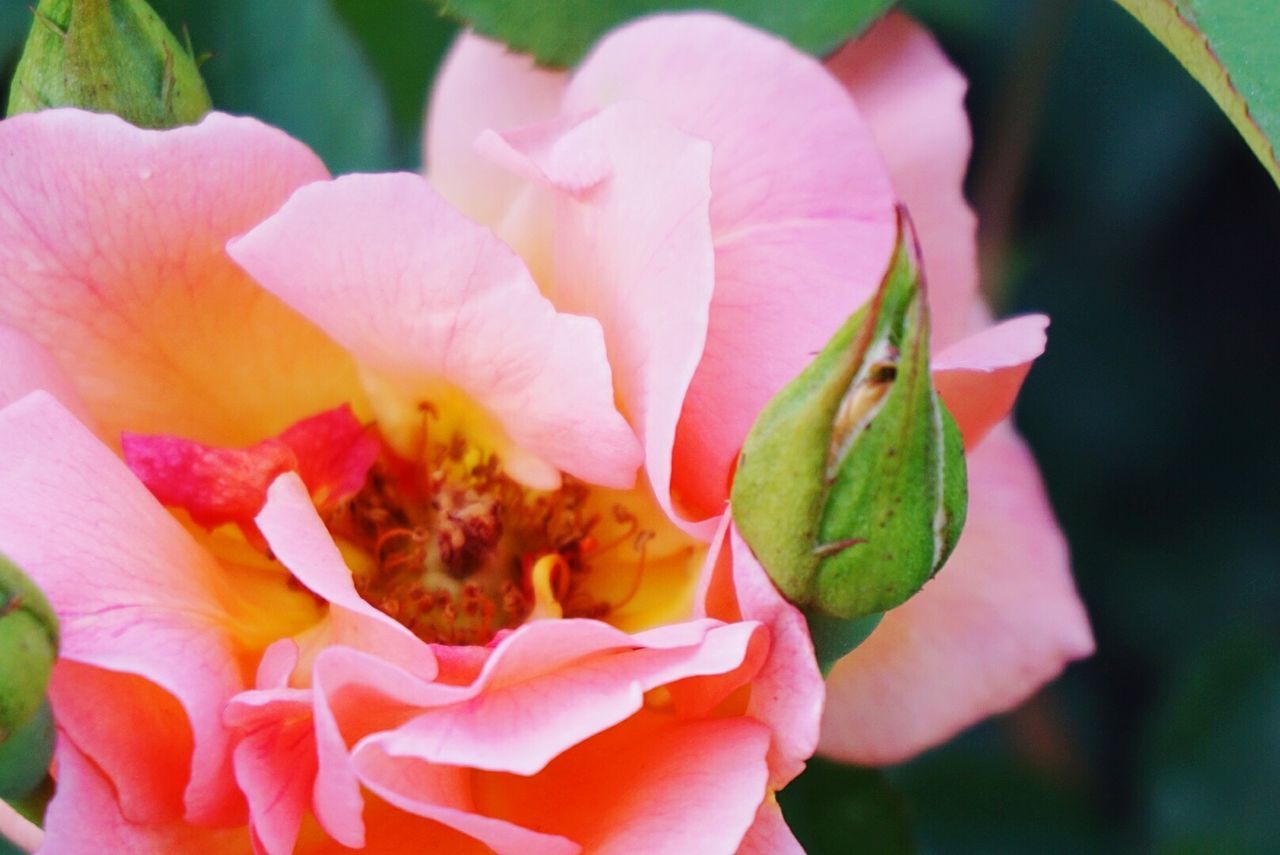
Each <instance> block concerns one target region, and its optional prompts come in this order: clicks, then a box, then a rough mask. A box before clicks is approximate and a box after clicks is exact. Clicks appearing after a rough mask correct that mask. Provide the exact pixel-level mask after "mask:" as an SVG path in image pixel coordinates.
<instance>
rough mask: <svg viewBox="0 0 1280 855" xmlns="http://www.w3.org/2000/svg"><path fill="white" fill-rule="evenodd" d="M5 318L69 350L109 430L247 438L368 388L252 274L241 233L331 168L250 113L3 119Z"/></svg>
mask: <svg viewBox="0 0 1280 855" xmlns="http://www.w3.org/2000/svg"><path fill="white" fill-rule="evenodd" d="M0 151H3V152H4V157H3V158H0V187H2V188H4V189H3V192H2V193H0V322H4V323H7V324H11V325H13V326H16V327H19V328H21V329H23V330H25V331H26V332H27V333H29V334H30V335H31V336H32V337H33V338H35V339H36V340H37V341H39V342H40V344H42V345H43V346H44V347H46V348H48V350H49V352H50V353H52V354H53V356H54V357H55V358H56V359H57V361H58V363H59V364H60V365H61V366H62V368H63V370H64V371H66V373H67V375H68V376H69V377H70V378H71V380H72V382H73V383H74V385H75V388H76V390H77V391H78V392H79V393H80V395H81V396H82V397H83V399H84V401H85V403H86V404H87V405H88V408H89V410H90V412H91V413H92V415H93V418H94V420H95V422H96V424H97V426H98V427H100V428H101V432H100V435H101V436H102V437H103V438H104V439H106V440H107V441H108V442H110V443H111V444H113V445H114V444H115V442H116V437H118V436H119V434H120V431H121V430H132V431H138V432H143V433H169V434H174V435H177V436H185V437H190V438H192V439H196V440H199V441H201V442H208V443H212V444H215V445H226V446H238V445H247V444H249V443H251V442H256V441H257V440H259V439H261V438H262V437H264V436H273V435H275V434H276V433H278V432H279V431H280V430H282V429H283V428H284V427H285V426H287V425H288V424H290V423H292V422H294V421H296V420H297V419H299V418H301V417H302V416H305V415H309V414H311V413H315V412H318V411H320V410H323V409H325V408H327V407H331V406H333V405H335V404H337V403H341V402H343V401H352V400H355V399H356V396H357V395H358V394H359V390H358V388H357V386H356V383H355V373H354V368H353V366H352V364H351V361H350V359H349V358H348V357H347V356H346V354H344V353H343V352H342V351H341V350H340V349H339V348H338V347H336V346H335V345H334V344H333V343H332V342H331V341H329V340H328V339H326V338H325V337H324V336H323V335H322V334H321V333H320V332H319V331H317V330H316V329H315V328H314V327H313V326H312V325H310V324H309V323H307V322H305V321H303V320H302V319H300V318H299V317H298V316H297V315H296V314H294V313H293V312H292V311H290V310H289V309H287V308H286V307H284V306H283V305H281V304H280V302H279V301H278V300H276V299H275V298H274V297H272V296H271V295H269V294H266V293H265V292H263V291H262V290H261V289H260V288H258V287H257V286H256V285H254V284H253V283H252V282H251V281H250V280H249V279H248V277H246V276H245V275H244V273H243V272H241V271H240V270H239V269H237V268H236V266H235V265H234V264H232V263H231V261H230V260H229V259H228V258H227V257H226V254H225V252H224V249H223V247H224V245H225V244H226V241H227V239H228V238H230V237H232V236H234V235H236V234H239V233H241V232H243V231H245V230H246V229H248V228H250V227H251V226H252V225H254V224H255V223H257V222H259V221H260V220H261V219H262V218H263V217H265V216H266V215H268V214H270V213H271V212H272V211H274V210H275V209H276V208H278V207H279V206H280V204H281V203H282V202H284V200H285V199H286V198H287V197H288V196H289V194H290V193H292V192H293V191H294V190H295V189H296V188H297V187H299V186H300V185H302V184H305V183H306V182H309V181H315V180H318V179H321V178H324V177H325V171H324V166H323V165H322V164H321V163H320V161H319V160H318V159H317V158H316V157H315V156H314V155H313V154H312V153H311V152H310V151H308V150H307V149H306V148H305V147H304V146H303V145H301V144H300V143H298V142H295V141H294V140H291V139H290V138H288V137H287V136H285V135H284V134H283V133H281V132H279V131H277V130H274V129H272V128H268V127H266V126H264V125H262V124H260V123H258V122H256V121H254V120H252V119H239V118H232V117H229V116H224V115H219V114H210V115H209V116H208V117H207V118H206V119H205V120H204V121H202V122H201V123H200V124H199V125H196V126H193V127H184V128H177V129H174V130H170V131H146V130H139V129H137V128H135V127H133V126H131V125H128V124H126V123H125V122H123V121H121V120H120V119H118V118H116V117H114V116H108V115H99V114H94V113H85V112H81V111H77V110H46V111H42V112H39V113H31V114H26V115H22V116H15V117H13V118H12V119H8V120H6V121H4V122H3V123H0Z"/></svg>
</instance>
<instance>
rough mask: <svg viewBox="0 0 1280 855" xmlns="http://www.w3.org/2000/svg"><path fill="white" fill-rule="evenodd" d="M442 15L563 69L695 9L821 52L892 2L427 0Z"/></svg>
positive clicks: (855, 30)
mask: <svg viewBox="0 0 1280 855" xmlns="http://www.w3.org/2000/svg"><path fill="white" fill-rule="evenodd" d="M434 2H437V3H438V4H439V5H440V7H441V8H442V9H443V10H444V12H445V14H447V15H450V16H452V17H455V18H457V19H458V20H460V21H463V22H465V23H467V24H469V25H470V26H471V27H472V28H474V29H475V30H476V31H477V32H479V33H482V34H484V35H486V36H489V37H491V38H494V39H497V40H499V41H501V42H505V43H506V44H507V45H509V46H510V47H512V48H514V49H515V50H518V51H520V52H522V53H531V54H533V55H534V57H536V58H537V60H538V62H539V63H541V64H543V65H548V66H558V67H565V66H570V65H573V64H574V63H576V62H577V61H578V60H580V59H581V58H582V57H583V55H584V54H586V52H587V50H588V49H589V48H590V47H591V46H592V45H593V44H595V42H596V40H597V39H599V38H600V36H602V35H604V34H605V33H606V32H608V31H609V30H611V29H613V28H614V27H616V26H618V25H619V24H621V23H623V22H624V21H629V20H631V19H633V18H638V17H641V16H642V15H650V14H653V13H655V12H668V11H675V10H684V9H703V10H711V11H717V12H723V13H725V14H728V15H732V16H733V17H735V18H738V19H739V20H742V21H745V22H746V23H748V24H752V25H754V26H756V27H759V28H760V29H763V30H768V31H769V32H772V33H776V34H778V35H779V36H782V37H783V38H784V39H786V40H788V41H789V42H791V43H792V44H794V45H795V46H796V47H798V48H800V49H801V50H806V51H809V52H810V53H814V54H819V55H821V54H825V53H828V52H830V51H831V50H833V49H835V48H836V47H837V46H838V45H839V44H840V43H841V42H843V41H844V40H846V39H848V38H851V37H853V36H855V35H857V34H858V33H860V32H862V31H863V30H864V29H866V28H867V26H869V25H870V24H871V23H872V22H873V21H874V20H875V19H876V18H877V17H879V16H880V15H881V14H883V13H884V12H885V10H887V9H888V8H889V7H890V6H891V5H893V0H805V2H802V3H787V2H779V0H706V1H705V2H702V3H695V2H690V0H550V2H529V0H434Z"/></svg>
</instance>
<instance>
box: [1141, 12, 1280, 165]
mask: <svg viewBox="0 0 1280 855" xmlns="http://www.w3.org/2000/svg"><path fill="white" fill-rule="evenodd" d="M1117 2H1118V3H1119V4H1120V5H1121V6H1123V7H1124V8H1125V9H1127V10H1128V11H1129V12H1130V13H1131V14H1132V15H1133V16H1134V17H1135V18H1137V19H1138V20H1139V21H1141V22H1142V24H1143V25H1144V26H1145V27H1146V28H1147V29H1148V30H1150V31H1151V33H1152V34H1153V35H1154V36H1155V37H1156V38H1157V39H1159V40H1160V41H1161V42H1162V43H1163V44H1164V46H1165V47H1166V48H1168V49H1169V51H1170V52H1171V53H1172V54H1173V55H1174V56H1175V57H1177V59H1178V61H1179V62H1181V63H1182V64H1183V66H1184V67H1186V69H1187V70H1188V71H1190V72H1191V74H1192V75H1193V76H1194V77H1195V78H1196V79H1197V80H1199V81H1200V84H1201V85H1202V86H1204V88H1205V89H1207V90H1208V92H1209V94H1210V95H1211V96H1213V100H1214V101H1216V102H1217V103H1218V106H1219V107H1221V108H1222V111H1223V112H1224V113H1226V114H1227V117H1228V118H1230V119H1231V121H1232V123H1233V124H1234V125H1235V126H1236V129H1237V130H1239V131H1240V133H1241V135H1242V136H1244V139H1245V142H1247V143H1248V144H1249V148H1251V149H1252V150H1253V153H1254V154H1255V155H1257V157H1258V159H1259V160H1260V161H1262V164H1263V166H1265V167H1266V168H1267V171H1268V172H1270V173H1271V177H1272V178H1273V179H1274V180H1275V181H1276V183H1277V184H1280V160H1277V147H1278V146H1280V5H1278V4H1276V3H1274V2H1264V0H1256V2H1251V3H1247V2H1240V0H1117Z"/></svg>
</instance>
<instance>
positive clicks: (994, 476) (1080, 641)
mask: <svg viewBox="0 0 1280 855" xmlns="http://www.w3.org/2000/svg"><path fill="white" fill-rule="evenodd" d="M1092 652H1093V637H1092V635H1091V633H1090V631H1089V622H1088V618H1087V617H1086V616H1085V613H1084V608H1083V606H1082V605H1081V604H1080V600H1079V598H1078V597H1077V596H1076V592H1075V587H1074V585H1073V584H1072V581H1071V572H1070V567H1069V561H1068V556H1067V547H1066V543H1065V542H1064V541H1063V537H1062V532H1061V531H1059V529H1058V525H1057V522H1056V521H1055V520H1054V518H1053V512H1052V511H1051V510H1050V508H1049V504H1048V501H1047V499H1046V497H1045V494H1044V488H1043V487H1042V486H1041V484H1040V477H1039V474H1038V473H1037V471H1036V466H1035V462H1034V461H1033V460H1032V458H1031V455H1030V453H1029V452H1028V451H1027V449H1026V447H1025V446H1024V445H1023V444H1022V442H1021V440H1019V439H1018V437H1017V436H1016V435H1015V434H1014V432H1013V429H1012V428H1011V427H1009V426H1008V424H1005V425H1002V426H1000V427H998V428H996V430H994V431H993V432H992V433H991V435H990V436H988V438H987V440H986V442H984V443H983V444H982V445H980V446H979V447H978V448H977V450H976V451H974V452H972V453H971V454H970V455H969V518H968V521H967V522H966V524H965V529H964V533H963V534H962V535H961V537H960V542H959V544H957V546H956V551H955V552H954V553H953V554H952V556H951V558H950V559H949V560H948V561H947V563H946V565H945V566H944V567H943V568H942V571H941V572H940V573H939V574H938V575H937V576H936V577H935V578H934V579H933V580H932V581H930V582H929V583H928V584H926V585H925V587H924V589H923V590H922V591H921V592H920V593H919V594H917V595H916V596H915V597H913V598H911V599H910V600H908V601H907V602H906V603H904V604H903V605H901V606H899V607H898V608H896V609H894V610H892V611H890V612H889V613H887V614H886V615H885V617H884V620H883V621H881V623H880V625H879V627H877V628H876V630H875V632H873V633H872V634H871V637H870V638H868V639H867V640H866V641H865V642H863V644H862V645H861V646H860V647H858V648H857V649H856V650H854V651H853V652H852V653H850V654H849V655H848V656H846V657H845V658H844V659H842V660H840V662H838V663H837V664H836V666H835V669H834V670H833V671H832V672H831V674H830V676H829V678H828V682H827V710H826V714H825V717H824V719H823V723H822V742H821V745H820V748H819V750H820V751H821V752H822V753H824V754H826V755H828V756H830V757H834V758H837V759H840V760H845V761H848V762H853V763H864V764H881V763H895V762H898V761H900V760H904V759H906V758H908V757H910V756H911V755H913V754H915V753H917V752H919V751H922V750H924V749H926V748H929V747H931V746H933V745H936V744H938V743H940V742H943V741H944V740H946V739H949V738H950V737H951V736H952V735H953V734H955V733H956V732H957V731H958V730H960V729H962V728H964V727H967V726H969V725H970V724H973V723H974V722H976V721H978V720H980V719H982V718H984V717H985V716H988V715H991V714H992V713H997V712H1002V711H1004V710H1007V709H1009V708H1010V707H1013V706H1015V705H1017V704H1019V703H1021V702H1022V701H1023V700H1024V699H1025V698H1026V697H1027V696H1028V695H1030V694H1031V693H1032V692H1034V691H1035V690H1036V689H1037V688H1039V687H1040V686H1041V685H1042V684H1044V683H1045V682H1047V681H1049V680H1051V679H1053V678H1054V677H1056V676H1057V675H1058V673H1059V672H1060V671H1061V670H1062V668H1063V667H1064V666H1065V665H1066V664H1067V663H1068V662H1070V661H1072V660H1073V659H1079V658H1081V657H1084V656H1088V655H1089V654H1090V653H1092Z"/></svg>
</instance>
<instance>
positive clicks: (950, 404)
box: [931, 315, 1049, 449]
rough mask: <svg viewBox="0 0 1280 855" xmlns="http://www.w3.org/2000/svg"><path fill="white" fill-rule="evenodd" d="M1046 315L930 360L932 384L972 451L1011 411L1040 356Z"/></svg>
mask: <svg viewBox="0 0 1280 855" xmlns="http://www.w3.org/2000/svg"><path fill="white" fill-rule="evenodd" d="M1048 325H1049V319H1048V318H1046V317H1045V316H1044V315H1026V316H1024V317H1020V318H1011V319H1009V320H1007V321H1002V322H1000V323H998V324H996V325H995V326H993V327H988V328H987V329H984V330H982V331H981V332H978V333H975V334H973V335H971V336H969V337H968V338H965V339H962V340H960V341H958V342H956V343H955V344H953V345H951V346H950V347H948V348H947V349H946V350H944V351H942V352H941V353H939V354H938V355H937V356H935V357H934V359H933V362H932V365H931V368H932V369H933V383H934V385H935V386H936V387H937V389H938V394H939V395H941V396H942V400H943V403H945V404H946V405H947V409H948V410H950V411H951V415H952V416H954V417H955V420H956V424H957V425H958V426H959V428H960V434H961V435H962V436H963V437H964V447H965V448H966V449H972V448H975V447H977V445H978V443H980V442H982V439H983V437H985V436H986V435H987V432H988V431H990V430H991V428H993V427H994V426H995V425H997V424H999V423H1000V421H1001V420H1002V419H1004V418H1005V417H1006V416H1008V415H1009V412H1010V410H1012V409H1013V402H1014V401H1015V400H1016V399H1017V397H1018V390H1019V389H1021V388H1022V381H1023V380H1025V379H1026V377H1027V372H1028V371H1030V370H1031V363H1032V362H1034V361H1035V359H1036V357H1038V356H1039V355H1040V354H1041V353H1043V352H1044V345H1045V334H1044V331H1045V328H1046V327H1048Z"/></svg>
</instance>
